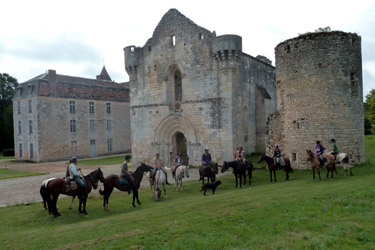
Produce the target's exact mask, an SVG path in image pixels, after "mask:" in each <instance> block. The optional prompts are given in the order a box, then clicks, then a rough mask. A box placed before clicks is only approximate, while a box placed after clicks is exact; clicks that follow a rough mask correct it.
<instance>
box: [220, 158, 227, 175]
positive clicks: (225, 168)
mask: <svg viewBox="0 0 375 250" xmlns="http://www.w3.org/2000/svg"><path fill="white" fill-rule="evenodd" d="M228 168H229V164H228V162H226V161H224V165H223V167H222V168H221V172H222V173H224V172H225V171H227V169H228Z"/></svg>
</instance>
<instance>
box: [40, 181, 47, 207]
mask: <svg viewBox="0 0 375 250" xmlns="http://www.w3.org/2000/svg"><path fill="white" fill-rule="evenodd" d="M40 196H42V199H43V206H44V208H45V209H47V206H46V203H47V197H46V187H45V185H44V184H42V186H40Z"/></svg>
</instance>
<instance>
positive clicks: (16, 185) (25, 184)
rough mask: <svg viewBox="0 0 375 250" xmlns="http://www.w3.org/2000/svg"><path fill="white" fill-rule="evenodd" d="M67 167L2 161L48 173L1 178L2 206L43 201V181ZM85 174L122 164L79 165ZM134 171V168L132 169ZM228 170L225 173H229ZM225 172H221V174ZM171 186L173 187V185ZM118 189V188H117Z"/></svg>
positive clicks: (193, 176) (194, 176)
mask: <svg viewBox="0 0 375 250" xmlns="http://www.w3.org/2000/svg"><path fill="white" fill-rule="evenodd" d="M66 167H67V163H66V162H55V163H40V164H39V163H38V164H36V163H9V162H6V161H0V168H9V169H17V170H25V171H35V172H45V173H46V175H38V176H30V177H20V178H13V179H5V180H0V207H2V206H9V205H15V204H29V203H32V202H41V201H42V198H41V197H40V194H39V190H40V186H41V184H42V182H43V181H44V180H47V179H49V178H58V177H62V176H65V170H66ZM79 167H80V168H81V169H82V171H83V173H84V174H89V173H90V172H91V171H93V170H95V169H96V168H98V167H100V168H101V169H102V171H103V174H104V176H108V175H110V174H118V173H120V164H116V165H106V166H89V167H88V166H79ZM130 170H131V171H134V169H133V168H131V169H130ZM228 173H230V172H226V173H224V174H228ZM189 175H190V178H189V179H184V181H186V180H188V181H196V182H197V180H198V178H199V173H198V169H195V168H193V169H190V170H189ZM221 175H223V174H221V173H220V174H219V176H221ZM171 176H172V175H171V174H170V173H169V174H168V181H169V182H170V183H171V184H173V183H174V180H173V179H172V178H171ZM141 186H143V187H146V186H147V187H148V186H149V182H148V180H147V178H146V176H144V177H143V179H142V182H141ZM99 188H103V184H102V183H100V182H99V187H98V189H97V190H93V191H92V193H97V194H99V192H98V190H99ZM170 188H173V186H171V187H170ZM116 191H117V190H116Z"/></svg>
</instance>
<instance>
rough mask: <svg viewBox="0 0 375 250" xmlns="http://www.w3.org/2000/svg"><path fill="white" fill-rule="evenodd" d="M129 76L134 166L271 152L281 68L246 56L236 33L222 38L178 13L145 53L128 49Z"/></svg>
mask: <svg viewBox="0 0 375 250" xmlns="http://www.w3.org/2000/svg"><path fill="white" fill-rule="evenodd" d="M124 54H125V68H126V71H127V73H128V75H129V78H130V117H131V119H130V120H131V141H132V153H133V161H134V162H139V161H142V160H143V161H147V160H151V159H152V158H153V157H154V154H155V152H159V153H160V155H161V157H162V158H163V159H165V160H167V161H168V160H170V159H171V158H173V157H175V156H176V154H177V152H180V153H182V158H183V160H184V161H185V163H187V162H189V164H192V165H199V164H200V163H201V156H202V153H203V151H204V148H206V147H208V148H209V149H210V151H211V154H212V157H213V160H214V161H217V162H223V161H224V160H226V161H228V160H232V159H233V153H234V151H235V150H236V147H237V146H238V145H239V144H241V145H243V146H244V149H245V151H246V152H253V151H259V152H264V151H265V149H266V142H267V131H266V120H267V117H268V115H269V114H271V113H272V112H274V111H275V110H276V86H275V68H274V67H273V66H272V65H271V62H270V61H269V60H268V59H266V58H264V57H258V58H255V57H252V56H250V55H247V54H245V53H244V52H243V51H242V38H241V37H240V36H237V35H223V36H216V34H215V32H210V31H208V30H206V29H204V28H202V27H199V26H198V25H196V24H195V23H193V22H192V21H191V20H189V19H188V18H186V17H185V16H184V15H182V14H181V13H180V12H178V11H177V10H175V9H171V10H169V11H168V12H167V13H166V14H165V15H164V16H163V18H162V19H161V21H160V22H159V24H158V25H157V27H156V28H155V30H154V33H153V36H152V37H151V38H150V39H149V40H148V41H147V42H146V44H145V45H144V46H143V47H136V46H128V47H125V48H124Z"/></svg>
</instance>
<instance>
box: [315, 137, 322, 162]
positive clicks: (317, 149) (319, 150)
mask: <svg viewBox="0 0 375 250" xmlns="http://www.w3.org/2000/svg"><path fill="white" fill-rule="evenodd" d="M323 153H324V147H323V145H322V144H321V143H320V141H316V146H315V155H316V156H317V157H318V160H319V162H320V166H321V167H322V168H324V159H323Z"/></svg>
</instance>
